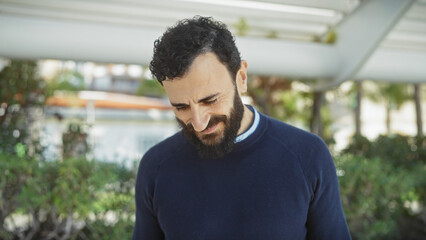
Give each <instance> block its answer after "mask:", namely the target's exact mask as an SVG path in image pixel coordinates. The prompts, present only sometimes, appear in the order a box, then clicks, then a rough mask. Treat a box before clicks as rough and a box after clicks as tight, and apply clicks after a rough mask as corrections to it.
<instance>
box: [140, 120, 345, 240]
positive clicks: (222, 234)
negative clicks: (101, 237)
mask: <svg viewBox="0 0 426 240" xmlns="http://www.w3.org/2000/svg"><path fill="white" fill-rule="evenodd" d="M158 239H167V240H192V239H194V240H227V239H229V240H239V239H242V240H251V239H253V240H254V239H259V240H275V239H277V240H278V239H279V240H285V239H288V240H298V239H301V240H302V239H324V240H346V239H350V235H349V231H348V228H347V225H346V221H345V217H344V214H343V211H342V205H341V201H340V196H339V186H338V180H337V176H336V169H335V166H334V163H333V159H332V157H331V156H330V153H329V151H328V148H327V146H326V145H325V144H324V142H323V141H322V140H321V139H320V138H319V137H317V136H315V135H313V134H310V133H308V132H305V131H303V130H300V129H297V128H295V127H292V126H290V125H287V124H285V123H282V122H279V121H277V120H274V119H272V118H269V117H267V116H265V115H262V114H260V123H259V126H258V127H257V129H256V131H255V132H254V133H253V134H251V135H250V136H249V137H248V138H246V139H245V140H243V141H241V142H239V143H237V144H236V146H235V149H234V151H233V152H231V153H230V154H228V155H227V156H225V157H223V158H221V159H200V158H199V157H198V156H197V152H196V150H195V148H194V147H193V146H192V145H191V144H190V143H189V142H188V141H187V140H186V139H185V137H184V136H183V134H182V133H181V132H179V133H176V134H175V135H173V136H172V137H170V138H168V139H166V140H164V141H163V142H161V143H159V144H157V145H156V146H154V147H153V148H152V149H150V150H149V151H148V152H147V153H146V154H145V155H144V157H143V158H142V160H141V163H140V166H139V171H138V176H137V181H136V222H135V227H134V232H133V240H158Z"/></svg>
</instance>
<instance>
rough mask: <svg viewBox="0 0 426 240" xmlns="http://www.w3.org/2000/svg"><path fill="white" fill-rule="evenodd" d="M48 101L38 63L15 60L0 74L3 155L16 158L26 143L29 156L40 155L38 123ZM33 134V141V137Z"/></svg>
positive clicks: (0, 129) (41, 148) (0, 136)
mask: <svg viewBox="0 0 426 240" xmlns="http://www.w3.org/2000/svg"><path fill="white" fill-rule="evenodd" d="M46 97H47V90H46V84H45V81H44V80H43V79H41V78H40V77H39V76H38V75H37V64H36V63H35V62H34V61H23V60H13V61H11V62H10V63H9V64H8V65H7V66H6V67H5V68H3V70H2V71H1V72H0V152H6V153H11V154H15V146H16V145H17V144H18V143H25V145H26V146H27V151H26V154H28V155H31V156H34V155H40V154H41V152H42V151H43V147H42V146H41V145H40V143H39V141H38V138H37V134H36V132H37V129H36V124H35V123H36V122H37V121H38V120H39V117H40V116H41V115H42V110H41V108H42V106H43V105H44V102H45V99H46ZM30 132H31V137H30Z"/></svg>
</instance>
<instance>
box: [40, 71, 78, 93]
mask: <svg viewBox="0 0 426 240" xmlns="http://www.w3.org/2000/svg"><path fill="white" fill-rule="evenodd" d="M85 87H86V86H85V83H84V76H83V75H82V74H81V73H80V72H78V71H73V70H63V71H60V72H59V73H57V74H56V75H55V76H54V77H53V78H52V79H51V80H50V81H48V83H47V89H48V91H49V93H50V95H53V93H54V92H55V91H56V90H63V91H80V90H84V89H85Z"/></svg>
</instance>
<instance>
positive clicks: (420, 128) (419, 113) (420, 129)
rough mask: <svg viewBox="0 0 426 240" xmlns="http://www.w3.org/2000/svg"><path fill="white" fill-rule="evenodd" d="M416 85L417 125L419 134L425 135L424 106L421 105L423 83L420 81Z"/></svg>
mask: <svg viewBox="0 0 426 240" xmlns="http://www.w3.org/2000/svg"><path fill="white" fill-rule="evenodd" d="M413 87H414V94H413V99H414V105H415V108H416V125H417V136H418V137H419V138H421V137H423V120H422V106H421V99H422V98H421V85H420V84H419V83H416V84H413Z"/></svg>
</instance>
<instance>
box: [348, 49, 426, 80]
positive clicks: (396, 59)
mask: <svg viewBox="0 0 426 240" xmlns="http://www.w3.org/2000/svg"><path fill="white" fill-rule="evenodd" d="M425 65H426V54H425V53H421V52H420V53H419V52H414V51H398V50H379V51H377V52H376V53H374V55H373V56H371V58H370V59H369V60H368V61H367V63H366V64H365V66H364V67H363V68H362V69H361V71H359V73H358V74H357V75H356V77H355V79H357V80H366V79H367V80H374V81H386V82H399V83H401V82H411V83H424V82H426V67H425Z"/></svg>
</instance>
